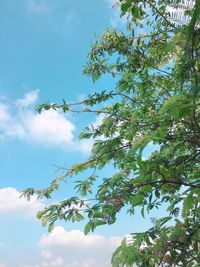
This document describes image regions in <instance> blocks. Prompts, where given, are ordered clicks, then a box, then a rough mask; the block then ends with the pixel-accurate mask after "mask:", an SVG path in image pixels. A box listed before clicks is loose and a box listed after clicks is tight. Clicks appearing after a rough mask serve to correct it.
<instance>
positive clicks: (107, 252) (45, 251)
mask: <svg viewBox="0 0 200 267" xmlns="http://www.w3.org/2000/svg"><path fill="white" fill-rule="evenodd" d="M0 201H1V200H0ZM121 240H122V238H121V237H118V236H110V237H106V236H102V235H97V234H96V235H95V234H93V235H87V236H85V235H84V233H83V232H82V231H80V230H72V231H66V230H65V229H64V228H63V227H61V226H57V227H55V228H54V230H53V231H52V233H49V234H44V235H43V236H42V237H41V239H40V241H39V247H40V249H41V252H40V256H39V255H38V257H37V258H34V263H33V262H31V260H30V261H29V262H25V261H23V259H22V261H21V262H20V263H18V264H17V263H15V266H13V265H11V266H10V265H8V264H6V263H3V262H2V263H1V261H0V267H102V266H103V267H111V263H110V261H111V257H112V254H113V252H114V250H115V249H116V247H118V246H119V245H120V243H121ZM1 264H2V265H1Z"/></svg>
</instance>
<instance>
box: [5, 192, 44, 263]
mask: <svg viewBox="0 0 200 267" xmlns="http://www.w3.org/2000/svg"><path fill="white" fill-rule="evenodd" d="M43 207H44V205H43V204H42V203H41V202H40V201H38V200H37V199H36V198H35V197H32V198H31V200H30V201H27V200H26V199H25V198H20V192H19V191H17V190H16V189H15V188H11V187H7V188H2V189H0V214H3V215H20V216H22V217H27V218H33V217H35V216H36V213H37V212H38V210H41V209H42V208H43ZM0 266H1V265H0Z"/></svg>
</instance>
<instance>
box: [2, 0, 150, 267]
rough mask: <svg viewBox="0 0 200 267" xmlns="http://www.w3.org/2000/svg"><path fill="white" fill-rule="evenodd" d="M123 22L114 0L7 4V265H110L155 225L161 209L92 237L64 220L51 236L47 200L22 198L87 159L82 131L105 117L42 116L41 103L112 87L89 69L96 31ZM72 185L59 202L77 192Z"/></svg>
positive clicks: (4, 142)
mask: <svg viewBox="0 0 200 267" xmlns="http://www.w3.org/2000/svg"><path fill="white" fill-rule="evenodd" d="M123 25H124V24H123V21H121V20H120V18H119V15H118V11H117V10H113V9H112V8H111V1H109V0H96V1H94V0H84V1H82V0H76V1H75V0H67V1H66V0H59V1H57V0H48V1H47V0H21V1H14V0H4V1H1V8H0V40H1V41H0V59H1V61H0V62H1V64H0V149H1V153H0V267H45V266H52V267H53V266H54V267H93V266H96V267H98V266H105V267H108V266H110V256H111V254H112V252H113V250H114V249H115V247H116V246H117V245H119V244H120V241H121V239H122V238H123V236H124V235H126V234H128V233H129V232H135V231H142V230H144V229H145V228H147V227H149V226H150V220H149V217H151V216H154V215H155V214H153V215H151V216H149V217H148V219H145V220H144V219H141V218H140V219H139V212H138V213H136V216H135V217H134V218H133V217H131V218H130V217H128V216H126V215H125V213H122V215H120V216H119V220H118V222H117V223H116V224H115V225H113V226H109V227H108V226H106V227H102V228H100V229H98V230H97V231H96V232H95V234H94V235H91V236H87V237H85V236H84V235H83V233H82V230H83V225H84V223H80V224H70V223H69V224H63V223H58V225H57V227H56V228H55V230H54V231H53V232H52V233H51V234H48V233H47V230H46V229H45V228H43V227H42V226H41V224H40V222H38V221H37V220H36V218H35V214H36V212H37V210H39V209H41V208H42V207H43V206H44V203H43V201H37V200H36V199H32V200H31V202H29V203H27V202H26V201H25V200H23V199H19V191H20V190H21V189H24V188H26V187H39V188H43V187H45V186H48V184H49V183H50V181H51V179H53V178H54V177H55V176H56V175H57V173H56V170H57V168H56V167H55V165H59V166H65V165H67V166H70V165H71V164H73V163H75V162H77V161H82V160H84V159H86V158H87V155H88V152H89V149H90V147H91V142H86V141H78V139H77V135H78V133H79V131H80V129H81V128H83V127H84V126H87V124H88V123H91V122H93V123H95V122H96V123H98V118H94V117H91V116H86V115H85V116H76V115H64V114H62V113H59V112H55V111H50V112H44V113H42V114H41V115H39V114H36V113H35V112H34V107H35V105H37V104H39V103H43V102H47V101H49V102H60V101H62V99H63V98H65V99H66V100H67V101H68V100H69V101H71V100H75V101H76V100H79V99H81V98H83V97H84V96H85V95H87V94H89V93H91V92H93V91H94V89H97V88H99V89H109V88H113V80H112V79H110V78H108V77H106V79H102V80H101V81H99V82H97V84H95V85H94V84H93V83H92V81H91V80H89V79H88V78H87V77H83V75H82V68H83V65H84V62H85V60H86V55H87V52H88V51H89V49H90V45H91V43H92V41H94V39H95V38H94V36H95V33H96V34H98V35H100V34H101V33H102V30H103V29H105V28H108V27H119V28H123V27H124V26H123ZM109 171H111V169H109V168H108V169H107V170H105V173H106V172H109ZM71 188H72V187H71V186H70V185H69V186H67V187H66V188H64V189H63V190H62V191H61V192H60V194H57V195H55V199H59V198H61V199H62V198H64V196H66V195H70V193H71ZM139 220H140V221H139Z"/></svg>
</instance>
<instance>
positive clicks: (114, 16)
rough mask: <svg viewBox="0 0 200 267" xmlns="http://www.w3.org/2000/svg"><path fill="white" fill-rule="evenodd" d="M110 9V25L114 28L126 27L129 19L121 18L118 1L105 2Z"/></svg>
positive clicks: (109, 0)
mask: <svg viewBox="0 0 200 267" xmlns="http://www.w3.org/2000/svg"><path fill="white" fill-rule="evenodd" d="M105 2H106V3H107V4H108V7H109V8H110V9H111V15H110V24H111V26H112V27H113V28H118V27H120V26H125V25H126V23H127V18H126V17H125V16H124V17H120V7H119V3H118V1H117V0H105Z"/></svg>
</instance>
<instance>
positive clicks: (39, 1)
mask: <svg viewBox="0 0 200 267" xmlns="http://www.w3.org/2000/svg"><path fill="white" fill-rule="evenodd" d="M26 4H27V9H28V11H29V12H31V13H33V14H35V15H39V14H42V13H46V12H48V11H49V5H48V1H46V0H26Z"/></svg>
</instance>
